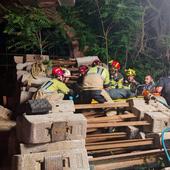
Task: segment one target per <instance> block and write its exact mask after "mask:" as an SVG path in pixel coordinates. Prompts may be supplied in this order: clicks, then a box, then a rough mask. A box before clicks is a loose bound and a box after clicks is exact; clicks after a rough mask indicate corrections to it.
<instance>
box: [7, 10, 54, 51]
mask: <svg viewBox="0 0 170 170" xmlns="http://www.w3.org/2000/svg"><path fill="white" fill-rule="evenodd" d="M5 19H6V20H7V21H8V25H7V27H6V29H5V31H4V33H6V34H8V35H9V36H10V37H11V39H10V41H9V48H14V49H15V50H16V49H24V50H25V51H29V50H33V49H39V50H40V52H42V51H43V50H44V49H45V47H46V45H47V43H48V42H47V36H46V37H44V36H43V34H42V30H43V29H49V28H50V27H51V26H52V23H51V22H50V21H49V20H48V18H47V17H46V15H45V14H44V13H43V12H42V10H40V9H38V8H24V9H17V10H11V11H9V13H8V14H7V15H6V16H5Z"/></svg>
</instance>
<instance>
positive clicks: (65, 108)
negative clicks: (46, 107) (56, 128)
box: [49, 100, 75, 113]
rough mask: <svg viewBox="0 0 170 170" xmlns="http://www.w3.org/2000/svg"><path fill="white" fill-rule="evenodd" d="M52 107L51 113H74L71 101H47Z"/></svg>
mask: <svg viewBox="0 0 170 170" xmlns="http://www.w3.org/2000/svg"><path fill="white" fill-rule="evenodd" d="M49 102H50V104H51V105H52V112H53V113H56V112H57V113H58V112H63V113H64V112H66V113H69V112H70V113H71V112H75V107H74V102H73V101H72V100H59V101H49Z"/></svg>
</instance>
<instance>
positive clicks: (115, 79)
mask: <svg viewBox="0 0 170 170" xmlns="http://www.w3.org/2000/svg"><path fill="white" fill-rule="evenodd" d="M120 67H121V66H120V63H119V62H118V61H116V60H111V61H110V62H109V72H110V86H111V88H122V87H123V79H124V78H123V76H122V74H121V73H120V72H119V70H120Z"/></svg>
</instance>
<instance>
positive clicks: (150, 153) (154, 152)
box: [89, 149, 164, 162]
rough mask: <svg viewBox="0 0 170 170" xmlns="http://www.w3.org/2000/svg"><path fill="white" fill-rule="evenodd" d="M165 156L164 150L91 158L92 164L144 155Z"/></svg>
mask: <svg viewBox="0 0 170 170" xmlns="http://www.w3.org/2000/svg"><path fill="white" fill-rule="evenodd" d="M161 154H164V150H163V149H152V150H147V151H135V152H131V153H125V154H119V155H111V156H102V157H98V158H90V159H89V161H90V162H95V161H99V162H100V161H101V160H109V159H120V158H130V157H137V156H144V155H148V156H149V155H161Z"/></svg>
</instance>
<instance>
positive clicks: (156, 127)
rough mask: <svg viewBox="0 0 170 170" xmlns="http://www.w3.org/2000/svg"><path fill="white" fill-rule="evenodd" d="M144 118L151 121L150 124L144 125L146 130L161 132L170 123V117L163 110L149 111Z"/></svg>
mask: <svg viewBox="0 0 170 170" xmlns="http://www.w3.org/2000/svg"><path fill="white" fill-rule="evenodd" d="M144 120H146V121H148V122H149V123H150V125H149V126H144V127H143V131H144V132H153V133H159V132H162V130H163V129H164V128H165V127H167V126H169V125H170V117H168V116H167V115H164V114H163V113H162V112H147V113H145V114H144Z"/></svg>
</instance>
